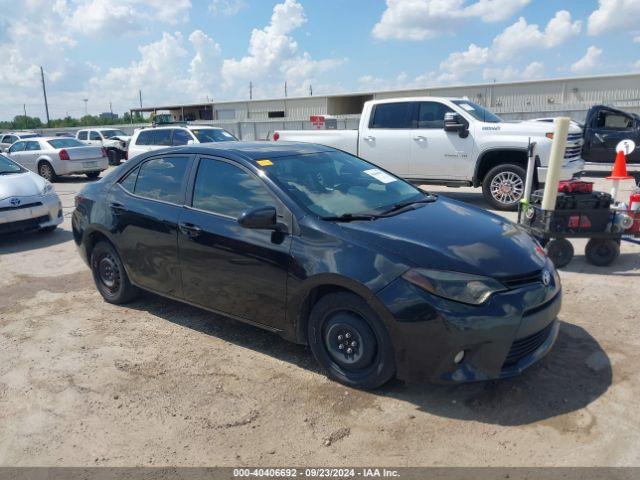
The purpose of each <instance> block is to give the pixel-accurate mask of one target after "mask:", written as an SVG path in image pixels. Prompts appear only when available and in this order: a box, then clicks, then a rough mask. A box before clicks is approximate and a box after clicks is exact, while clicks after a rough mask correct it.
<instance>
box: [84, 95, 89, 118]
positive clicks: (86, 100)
mask: <svg viewBox="0 0 640 480" xmlns="http://www.w3.org/2000/svg"><path fill="white" fill-rule="evenodd" d="M82 101H83V102H84V115H85V117H86V116H87V102H88V101H89V99H88V98H83V99H82Z"/></svg>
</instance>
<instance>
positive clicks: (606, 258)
mask: <svg viewBox="0 0 640 480" xmlns="http://www.w3.org/2000/svg"><path fill="white" fill-rule="evenodd" d="M584 254H585V256H586V258H587V261H588V262H589V263H591V264H592V265H595V266H597V267H606V266H608V265H611V264H612V263H613V261H614V260H615V259H616V258H618V256H619V255H620V244H619V243H618V242H617V241H616V240H608V239H604V238H592V239H590V240H589V241H588V242H587V246H586V247H585V249H584Z"/></svg>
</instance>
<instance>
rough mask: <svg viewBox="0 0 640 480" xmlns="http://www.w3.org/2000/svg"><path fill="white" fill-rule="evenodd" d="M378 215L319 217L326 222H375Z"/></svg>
mask: <svg viewBox="0 0 640 480" xmlns="http://www.w3.org/2000/svg"><path fill="white" fill-rule="evenodd" d="M378 217H379V215H376V214H374V213H343V214H342V215H337V216H334V217H320V218H322V220H326V221H328V222H353V221H355V220H375V219H376V218H378Z"/></svg>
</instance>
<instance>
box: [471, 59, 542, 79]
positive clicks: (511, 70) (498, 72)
mask: <svg viewBox="0 0 640 480" xmlns="http://www.w3.org/2000/svg"><path fill="white" fill-rule="evenodd" d="M543 75H544V65H543V64H542V63H541V62H531V63H530V64H529V65H527V66H526V67H525V68H523V69H522V70H520V69H518V68H515V67H512V66H511V65H509V66H507V67H504V68H485V69H484V70H483V72H482V76H483V78H484V79H485V80H496V81H502V82H505V81H510V80H530V79H535V78H541V77H542V76H543Z"/></svg>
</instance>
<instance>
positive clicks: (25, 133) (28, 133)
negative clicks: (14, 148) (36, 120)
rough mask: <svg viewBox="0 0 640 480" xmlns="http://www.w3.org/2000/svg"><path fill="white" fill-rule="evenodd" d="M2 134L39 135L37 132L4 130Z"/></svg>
mask: <svg viewBox="0 0 640 480" xmlns="http://www.w3.org/2000/svg"><path fill="white" fill-rule="evenodd" d="M2 135H15V136H16V137H19V136H20V135H39V133H38V132H25V131H23V132H4V133H3V134H2Z"/></svg>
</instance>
